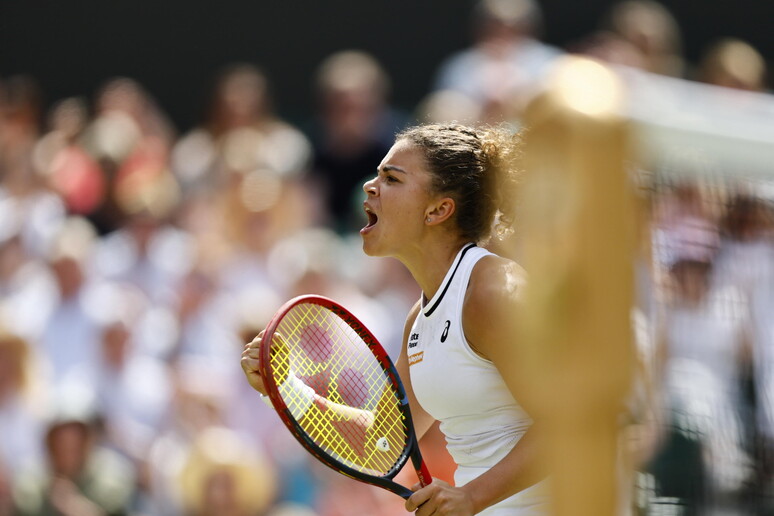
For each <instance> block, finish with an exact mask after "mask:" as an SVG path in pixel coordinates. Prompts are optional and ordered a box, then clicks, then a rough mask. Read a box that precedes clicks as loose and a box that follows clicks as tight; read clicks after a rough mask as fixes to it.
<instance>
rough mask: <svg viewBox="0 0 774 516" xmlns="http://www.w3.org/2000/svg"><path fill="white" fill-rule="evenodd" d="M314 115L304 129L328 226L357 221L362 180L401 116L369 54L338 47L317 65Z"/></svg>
mask: <svg viewBox="0 0 774 516" xmlns="http://www.w3.org/2000/svg"><path fill="white" fill-rule="evenodd" d="M316 88H317V90H316V95H317V99H316V100H317V102H318V108H317V115H316V118H315V120H313V125H312V127H311V128H310V134H311V138H312V142H313V145H314V163H313V173H314V174H315V177H316V178H317V179H318V180H319V181H320V182H321V183H322V184H321V185H320V187H321V188H322V195H323V196H324V199H325V200H326V203H325V207H326V209H327V212H328V215H329V216H330V217H331V219H330V221H328V222H329V225H330V227H332V228H333V229H334V230H336V231H341V232H347V231H352V230H356V229H360V228H361V227H362V226H363V224H362V221H363V218H362V210H361V202H362V199H363V195H362V193H363V191H362V185H363V183H364V182H365V179H366V178H368V177H370V176H371V175H373V173H374V171H375V170H376V167H377V166H378V165H379V163H380V162H381V160H382V158H383V157H384V155H385V154H386V152H387V150H388V149H389V148H390V146H391V145H392V140H393V137H394V136H395V133H396V132H397V131H398V130H400V129H402V128H403V126H404V125H405V124H406V122H407V120H406V116H404V115H403V114H402V113H400V112H398V111H397V110H395V109H393V108H392V107H390V105H389V94H390V79H389V77H388V76H387V72H386V71H385V70H384V68H383V67H382V66H381V64H380V63H379V62H378V61H377V60H376V59H375V58H374V56H372V55H370V54H367V53H365V52H362V51H357V50H344V51H340V52H337V53H335V54H332V55H330V56H328V57H327V58H326V59H325V60H324V61H323V62H322V63H321V64H320V66H319V68H318V69H317V79H316Z"/></svg>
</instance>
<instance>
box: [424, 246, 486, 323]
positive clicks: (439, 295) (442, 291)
mask: <svg viewBox="0 0 774 516" xmlns="http://www.w3.org/2000/svg"><path fill="white" fill-rule="evenodd" d="M474 247H476V244H473V243H471V244H466V245H465V246H464V247H463V248H462V249H461V250H460V251H459V252H458V253H457V257H456V258H455V259H454V263H453V264H452V266H451V267H449V270H448V271H447V272H446V277H445V278H444V279H443V283H442V284H441V285H442V286H443V288H439V289H438V290H437V291H436V293H435V295H434V296H433V299H431V300H430V301H428V302H427V305H424V306H422V314H424V316H425V317H430V315H432V313H433V312H434V311H435V309H436V308H438V305H440V304H441V301H442V300H443V296H444V295H446V291H447V290H449V285H451V282H452V280H453V279H454V274H455V273H456V272H457V269H458V268H459V266H460V263H462V258H463V257H464V256H465V253H467V252H468V251H470V250H471V249H473V248H474ZM422 297H423V298H424V293H422Z"/></svg>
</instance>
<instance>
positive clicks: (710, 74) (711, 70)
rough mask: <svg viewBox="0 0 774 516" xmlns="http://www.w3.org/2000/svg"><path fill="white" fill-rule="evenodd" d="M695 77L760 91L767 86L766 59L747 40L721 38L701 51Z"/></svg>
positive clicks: (740, 88) (702, 80)
mask: <svg viewBox="0 0 774 516" xmlns="http://www.w3.org/2000/svg"><path fill="white" fill-rule="evenodd" d="M696 79H698V80H699V81H701V82H705V83H707V84H714V85H716V86H724V87H727V88H735V89H739V90H748V91H758V92H762V91H765V90H766V88H767V84H766V81H767V70H766V61H765V60H764V59H763V56H762V55H761V54H760V52H758V51H757V50H756V49H755V48H753V46H752V45H750V44H749V43H747V42H745V41H742V40H740V39H736V38H723V39H720V40H718V41H716V42H714V43H713V44H712V45H710V46H709V47H708V48H707V49H706V50H705V51H704V53H703V55H702V56H701V60H700V61H699V65H698V67H697V70H696Z"/></svg>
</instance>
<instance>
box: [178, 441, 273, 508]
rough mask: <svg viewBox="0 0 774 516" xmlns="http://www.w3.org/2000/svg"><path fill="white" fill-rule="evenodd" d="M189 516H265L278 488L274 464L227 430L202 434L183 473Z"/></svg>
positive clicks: (185, 500)
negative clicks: (263, 515)
mask: <svg viewBox="0 0 774 516" xmlns="http://www.w3.org/2000/svg"><path fill="white" fill-rule="evenodd" d="M180 484H181V497H182V500H183V501H184V504H185V512H183V513H182V514H184V515H186V516H255V515H259V514H263V513H264V512H265V511H266V510H267V509H268V507H269V506H270V505H271V503H272V502H273V501H274V496H275V494H276V489H277V480H276V474H275V472H274V469H273V466H272V464H271V463H270V462H269V461H268V460H267V459H266V458H265V457H264V456H263V455H262V454H261V453H260V451H259V450H257V449H255V448H254V447H253V446H251V445H250V444H249V443H248V442H246V441H245V440H244V439H242V438H241V437H240V436H239V435H238V434H236V433H234V432H233V431H231V430H229V429H227V428H223V427H211V428H207V429H205V430H204V431H202V432H201V433H200V434H199V436H198V437H197V439H196V441H195V443H194V445H193V447H192V448H191V450H190V451H189V453H188V455H187V457H186V459H185V464H184V466H183V469H182V471H181V473H180Z"/></svg>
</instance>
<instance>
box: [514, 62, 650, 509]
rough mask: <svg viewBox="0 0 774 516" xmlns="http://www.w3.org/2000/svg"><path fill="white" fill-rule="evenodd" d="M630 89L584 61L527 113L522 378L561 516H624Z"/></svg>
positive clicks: (517, 362) (630, 354)
mask: <svg viewBox="0 0 774 516" xmlns="http://www.w3.org/2000/svg"><path fill="white" fill-rule="evenodd" d="M623 96H624V88H623V86H622V82H621V81H620V80H619V78H618V77H617V76H616V75H615V74H614V73H613V72H612V71H610V70H609V69H608V68H606V67H604V66H603V65H601V64H599V63H597V62H596V61H592V60H590V59H586V58H581V57H574V56H573V57H567V58H563V59H562V61H561V62H560V63H559V64H557V65H556V68H555V70H554V74H553V75H552V79H551V80H550V81H548V83H547V86H546V88H545V89H544V90H543V91H542V92H541V93H540V94H538V95H537V96H536V97H535V98H534V99H533V101H532V102H531V103H530V104H529V106H528V107H527V111H526V113H525V119H524V120H525V126H526V132H525V178H524V183H523V189H522V195H521V196H520V197H521V203H522V207H521V208H522V216H521V221H520V224H519V226H520V228H521V229H520V232H521V235H522V244H521V245H522V253H521V254H522V263H523V265H524V266H525V268H526V270H527V273H528V274H529V283H528V286H527V288H526V291H525V303H524V313H523V317H520V318H519V326H518V328H517V329H516V332H517V335H518V336H519V343H520V344H519V346H518V356H515V357H514V360H513V361H512V363H513V364H514V366H513V367H514V369H513V371H512V373H513V374H516V375H521V376H520V377H521V378H523V379H524V381H527V382H529V383H528V384H527V385H528V391H529V393H530V396H532V397H533V399H531V400H530V401H531V404H530V405H531V406H533V407H538V408H539V411H540V413H537V414H534V416H535V419H536V420H537V421H539V422H540V423H541V426H542V427H543V428H544V431H545V434H544V436H545V441H544V443H545V446H544V447H542V455H543V458H544V460H545V463H546V466H547V470H548V472H549V474H550V477H551V480H550V484H551V488H552V493H553V496H554V514H556V515H557V516H569V515H572V516H586V515H588V516H607V515H611V516H612V515H614V514H617V512H618V508H619V504H620V503H621V494H620V492H619V486H620V482H621V476H620V472H619V470H618V467H619V466H620V461H619V446H618V437H619V428H618V427H619V424H620V416H621V409H622V406H623V404H624V403H625V398H626V395H627V394H628V393H629V390H630V384H631V377H632V371H633V360H634V350H633V338H632V331H631V322H630V321H631V310H632V306H633V302H634V271H633V259H634V249H635V246H636V244H635V241H636V229H635V224H636V223H635V219H634V205H633V192H632V186H631V185H630V183H629V177H628V176H627V173H626V171H625V162H626V159H627V153H628V150H629V134H630V130H629V126H628V124H627V122H626V120H625V118H624V117H623V116H621V115H620V113H621V112H622V109H621V108H622V106H621V103H622V102H623Z"/></svg>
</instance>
